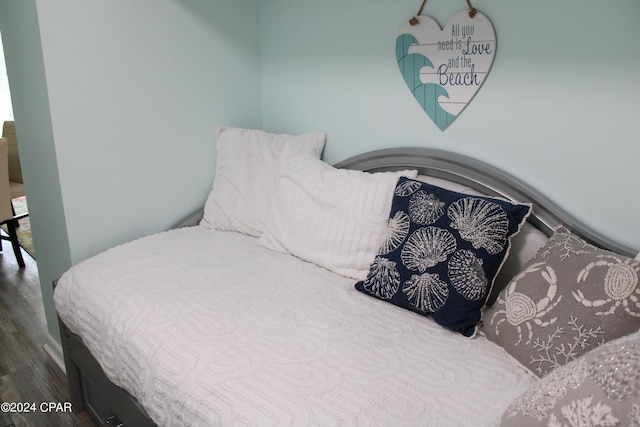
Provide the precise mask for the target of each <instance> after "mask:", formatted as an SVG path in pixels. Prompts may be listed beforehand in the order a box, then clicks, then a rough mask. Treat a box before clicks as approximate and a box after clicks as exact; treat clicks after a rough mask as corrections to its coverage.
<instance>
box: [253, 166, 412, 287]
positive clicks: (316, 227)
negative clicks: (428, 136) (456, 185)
mask: <svg viewBox="0 0 640 427" xmlns="http://www.w3.org/2000/svg"><path fill="white" fill-rule="evenodd" d="M282 160H283V161H282V163H281V166H280V174H279V176H278V179H277V186H276V190H275V193H274V196H273V201H272V204H271V210H270V212H269V217H268V220H267V224H266V229H265V231H264V233H263V234H262V236H261V237H260V239H259V240H258V243H259V244H261V245H262V246H265V247H267V248H269V249H272V250H275V251H278V252H283V253H289V254H292V255H294V256H297V257H298V258H301V259H303V260H305V261H308V262H312V263H314V264H316V265H319V266H321V267H324V268H326V269H328V270H330V271H333V272H334V273H337V274H340V275H342V276H346V277H350V278H353V279H356V280H364V279H365V278H366V276H367V272H368V271H369V266H370V265H371V262H373V260H374V258H375V256H376V254H377V252H378V248H379V246H380V243H381V241H382V238H383V237H384V234H385V231H386V229H387V224H388V219H389V211H390V209H391V200H392V197H393V189H394V188H395V185H396V183H397V181H398V178H399V177H400V176H406V177H409V178H415V177H416V176H417V171H401V172H380V173H367V172H361V171H355V170H346V169H336V168H334V167H333V166H331V165H329V164H327V163H325V162H323V161H321V160H319V159H318V158H316V157H315V156H312V155H308V154H307V155H299V156H296V157H295V158H292V157H291V154H287V155H285V156H283V159H282Z"/></svg>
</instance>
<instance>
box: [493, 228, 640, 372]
mask: <svg viewBox="0 0 640 427" xmlns="http://www.w3.org/2000/svg"><path fill="white" fill-rule="evenodd" d="M639 274H640V262H639V261H637V260H633V259H631V258H628V257H626V256H622V255H619V254H616V253H614V252H609V251H605V250H603V249H600V248H598V247H595V246H593V245H590V244H588V243H587V242H585V241H584V240H582V239H581V238H579V237H578V236H576V235H574V234H572V233H571V232H569V230H567V229H566V228H564V227H560V228H559V229H558V230H556V232H555V234H554V235H553V237H552V238H551V239H549V241H548V242H547V243H546V244H545V245H544V246H543V247H542V248H540V249H539V250H538V252H537V253H536V255H535V256H534V257H533V258H532V259H531V260H530V261H529V262H528V263H527V264H525V266H524V267H523V271H522V272H520V273H519V274H518V275H517V276H515V277H514V278H513V279H512V281H511V282H510V283H509V285H508V286H507V287H506V288H505V289H504V290H503V291H502V292H501V293H500V294H499V296H498V299H497V301H496V303H495V304H494V305H493V306H492V307H491V308H489V309H488V310H487V311H486V312H485V313H484V316H483V324H482V330H483V331H484V333H485V334H486V336H487V338H489V339H490V340H491V341H494V342H495V343H497V344H499V345H500V346H502V347H503V348H504V349H505V350H506V351H507V352H508V353H510V354H511V355H512V356H513V357H515V358H516V359H517V360H518V361H520V363H522V364H523V365H524V366H526V367H527V368H528V369H530V370H531V371H532V372H534V373H535V374H537V375H538V376H540V377H542V376H544V375H546V374H548V373H549V372H551V371H552V370H553V369H555V368H557V367H558V366H561V365H564V364H566V363H568V362H570V361H571V360H574V359H576V358H578V357H579V356H580V355H582V354H584V353H586V352H587V351H589V350H590V349H592V348H595V347H597V346H599V345H601V344H603V343H604V342H607V341H611V340H613V339H616V338H619V337H621V336H624V335H627V334H629V333H631V332H634V331H636V330H638V328H640V285H639V283H638V276H639Z"/></svg>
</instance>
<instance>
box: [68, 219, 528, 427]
mask: <svg viewBox="0 0 640 427" xmlns="http://www.w3.org/2000/svg"><path fill="white" fill-rule="evenodd" d="M256 240H257V239H255V238H253V237H247V236H244V235H241V234H238V233H234V232H222V231H214V230H207V229H204V228H202V227H192V228H186V229H179V230H173V231H169V232H165V233H160V234H157V235H153V236H149V237H146V238H143V239H139V240H136V241H134V242H131V243H128V244H125V245H122V246H119V247H116V248H113V249H110V250H108V251H106V252H104V253H102V254H100V255H98V256H96V257H93V258H91V259H89V260H87V261H84V262H82V263H79V264H78V265H76V266H75V267H73V268H72V269H70V270H69V271H68V272H67V273H65V274H64V275H63V277H62V278H61V279H60V281H59V284H58V287H57V288H56V292H55V303H56V307H57V309H58V312H59V314H60V316H61V318H62V320H63V321H64V322H65V324H67V326H68V327H69V328H70V329H71V330H72V331H73V332H75V333H77V334H79V335H80V336H81V337H82V339H83V340H84V342H85V344H86V345H87V347H88V348H89V350H90V351H91V353H92V354H93V355H94V356H95V357H96V359H97V360H98V362H99V363H100V364H101V366H102V367H103V369H104V371H105V373H106V374H107V376H108V377H109V378H110V379H111V380H112V381H113V382H114V383H116V384H117V385H119V386H121V387H123V388H124V389H126V390H127V391H129V392H130V393H131V394H132V395H133V396H135V397H136V398H137V399H138V400H139V402H140V403H141V404H142V406H144V408H145V409H146V410H147V412H148V413H149V415H150V416H151V418H152V419H153V420H154V421H155V422H156V423H158V424H159V425H162V426H213V425H223V426H235V425H260V426H265V425H295V426H297V425H301V426H307V425H319V426H325V425H326V426H329V425H338V424H340V425H365V426H370V425H388V426H413V425H416V426H418V425H419V426H474V427H477V426H481V425H491V424H492V423H493V422H494V420H495V419H496V418H498V417H499V416H500V415H501V413H502V411H503V409H504V408H505V407H506V406H507V405H508V404H509V402H510V401H511V400H512V399H513V398H514V397H516V396H517V395H518V394H519V393H520V392H521V391H523V390H524V389H525V388H526V386H527V385H528V384H530V383H531V382H532V381H533V379H532V378H531V377H530V376H529V374H527V373H526V372H524V370H523V369H522V368H520V367H519V365H518V364H517V362H515V361H514V360H513V359H511V358H510V357H509V356H507V355H506V354H504V353H503V352H502V350H501V349H500V348H498V347H497V346H495V345H494V344H492V343H490V342H489V341H487V340H486V339H484V338H483V337H478V338H475V339H468V338H465V337H463V336H461V335H458V334H455V333H452V332H449V331H446V330H444V329H442V328H441V327H440V326H438V325H437V324H436V323H435V322H433V321H432V320H431V319H428V318H425V317H421V316H418V315H416V314H414V313H411V312H409V311H405V310H403V309H401V308H398V307H395V306H393V305H391V304H388V303H385V302H382V301H379V300H377V299H374V298H371V297H368V296H366V295H364V294H361V293H359V292H357V291H356V290H355V289H354V288H353V284H354V281H353V280H352V279H347V278H344V277H341V276H338V275H335V274H333V273H331V272H329V271H327V270H324V269H322V268H318V267H316V266H314V265H312V264H309V263H306V262H304V261H301V260H299V259H297V258H295V257H292V256H290V255H285V254H280V253H276V252H272V251H269V250H268V249H265V248H264V247H261V246H259V245H258V244H257V243H256Z"/></svg>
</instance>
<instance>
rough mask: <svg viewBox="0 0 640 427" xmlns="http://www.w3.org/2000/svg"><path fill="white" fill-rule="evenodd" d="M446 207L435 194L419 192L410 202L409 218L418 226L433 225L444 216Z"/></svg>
mask: <svg viewBox="0 0 640 427" xmlns="http://www.w3.org/2000/svg"><path fill="white" fill-rule="evenodd" d="M444 205H445V204H444V202H441V201H440V200H438V199H437V198H436V196H434V195H433V194H427V193H425V192H424V191H418V192H417V193H415V194H414V195H413V197H411V200H409V217H411V221H413V222H416V223H418V224H422V225H426V224H433V223H434V222H435V221H436V220H437V219H438V218H440V217H441V216H442V215H443V214H444Z"/></svg>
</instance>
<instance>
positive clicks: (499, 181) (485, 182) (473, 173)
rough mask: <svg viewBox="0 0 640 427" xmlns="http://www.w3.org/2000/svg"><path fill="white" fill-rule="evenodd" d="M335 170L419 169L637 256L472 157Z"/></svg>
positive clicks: (422, 150) (416, 157) (410, 158)
mask: <svg viewBox="0 0 640 427" xmlns="http://www.w3.org/2000/svg"><path fill="white" fill-rule="evenodd" d="M335 166H336V167H338V168H345V169H356V170H362V171H367V172H380V171H391V170H403V169H417V170H418V171H419V173H420V174H421V175H427V176H432V177H435V178H441V179H445V180H448V181H452V182H455V183H458V184H462V185H465V186H467V187H470V188H472V189H474V190H476V191H479V192H480V193H482V194H485V195H489V196H500V197H503V198H506V199H509V200H513V201H517V202H525V203H526V202H528V203H531V204H532V205H533V213H532V214H531V216H530V217H529V222H530V223H531V224H532V225H533V226H534V227H536V228H537V229H539V230H541V231H542V232H544V233H545V234H546V235H547V236H551V235H552V234H553V230H555V229H556V228H557V227H558V226H560V225H564V226H565V227H567V228H569V229H570V230H571V231H573V232H574V233H575V234H577V235H579V236H581V237H582V238H583V239H585V240H587V241H588V242H590V243H592V244H595V245H597V246H600V247H602V248H604V249H608V250H611V251H615V252H617V253H620V254H623V255H627V256H630V257H634V256H635V255H636V254H637V251H635V250H633V249H632V248H630V247H628V246H626V245H623V244H621V243H619V242H616V241H614V240H613V239H611V238H609V237H607V236H605V235H603V234H601V233H599V232H597V231H595V230H593V229H592V228H590V227H588V226H587V225H585V224H584V223H582V222H581V221H579V220H578V219H577V218H575V217H574V216H572V215H571V214H570V213H568V212H567V211H566V210H564V209H562V208H561V207H560V206H558V205H557V204H556V203H554V202H553V201H552V200H550V199H549V198H548V197H546V196H544V195H543V194H542V193H540V192H539V191H537V190H536V189H534V188H533V187H531V186H529V185H527V184H526V183H524V182H523V181H521V180H519V179H518V178H516V177H514V176H513V175H510V174H508V173H506V172H504V171H502V170H500V169H499V168H497V167H494V166H491V165H489V164H487V163H484V162H482V161H479V160H477V159H474V158H472V157H468V156H464V155H461V154H457V153H452V152H449V151H445V150H438V149H433V148H426V147H403V148H388V149H383V150H376V151H370V152H367V153H363V154H359V155H357V156H354V157H351V158H348V159H346V160H343V161H341V162H339V163H337V164H336V165H335ZM201 218H202V209H200V210H198V211H197V212H195V213H193V214H191V215H189V216H188V217H187V218H185V219H184V220H183V221H181V222H180V223H178V224H177V225H176V227H184V226H191V225H197V224H198V223H199V222H200V219H201Z"/></svg>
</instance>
